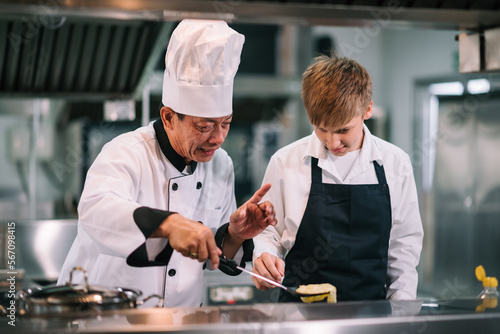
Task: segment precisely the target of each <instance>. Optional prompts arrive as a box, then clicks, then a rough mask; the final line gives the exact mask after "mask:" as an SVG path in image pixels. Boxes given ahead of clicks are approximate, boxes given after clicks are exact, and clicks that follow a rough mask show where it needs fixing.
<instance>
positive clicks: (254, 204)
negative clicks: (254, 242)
mask: <svg viewBox="0 0 500 334" xmlns="http://www.w3.org/2000/svg"><path fill="white" fill-rule="evenodd" d="M269 189H271V184H269V183H267V184H265V185H263V186H262V187H261V188H260V189H259V190H257V191H256V192H255V194H254V195H253V196H252V198H250V199H249V200H248V201H247V202H246V203H245V204H243V205H242V206H240V207H239V208H238V210H236V211H235V212H233V214H232V215H231V218H230V219H229V232H230V234H231V237H232V238H235V239H239V240H241V241H243V240H246V239H251V238H253V237H255V236H257V235H258V234H259V233H260V232H262V231H263V230H264V229H265V228H266V227H268V226H269V225H272V226H274V225H276V223H277V220H276V212H275V211H274V206H273V205H272V204H271V202H269V201H266V202H263V203H259V201H260V200H262V197H264V195H265V194H266V193H267V192H268V191H269Z"/></svg>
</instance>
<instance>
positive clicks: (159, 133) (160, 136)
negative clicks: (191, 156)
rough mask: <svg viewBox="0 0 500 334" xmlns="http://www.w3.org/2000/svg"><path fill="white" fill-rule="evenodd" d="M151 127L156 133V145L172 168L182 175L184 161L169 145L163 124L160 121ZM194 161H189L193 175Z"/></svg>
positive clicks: (184, 165)
mask: <svg viewBox="0 0 500 334" xmlns="http://www.w3.org/2000/svg"><path fill="white" fill-rule="evenodd" d="M153 127H154V129H155V132H156V139H157V140H158V144H159V145H160V149H161V151H162V152H163V154H164V155H165V157H166V158H167V159H168V161H170V162H171V163H172V165H174V167H175V168H176V169H177V170H178V171H179V172H181V173H182V171H183V170H184V168H186V160H184V158H183V157H181V156H180V155H179V153H177V152H176V151H175V150H174V148H173V147H172V144H170V140H168V136H167V133H166V132H165V128H164V127H163V122H162V121H161V119H159V120H157V121H155V122H154V123H153ZM196 165H197V162H196V161H191V172H192V173H194V171H195V170H196Z"/></svg>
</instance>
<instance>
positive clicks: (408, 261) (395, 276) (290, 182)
mask: <svg viewBox="0 0 500 334" xmlns="http://www.w3.org/2000/svg"><path fill="white" fill-rule="evenodd" d="M363 129H364V133H365V136H364V139H363V145H362V148H361V150H360V153H359V156H358V157H357V160H356V161H355V162H354V165H353V167H352V168H351V170H350V171H349V173H348V174H347V177H346V178H345V180H342V178H341V176H340V175H339V173H338V172H337V170H336V168H335V164H334V162H333V155H332V154H331V152H329V151H328V150H327V149H326V148H325V147H324V146H323V144H322V143H321V142H320V140H319V139H318V137H317V136H316V134H315V133H314V132H313V133H312V134H311V135H310V136H307V137H304V138H302V139H299V140H298V141H296V142H294V143H292V144H290V145H288V146H285V147H283V148H282V149H280V150H278V151H277V152H276V153H275V154H274V155H273V156H272V157H271V160H270V162H269V165H268V167H267V170H266V174H265V176H264V180H263V183H271V184H272V187H271V189H270V190H269V192H268V193H267V194H266V196H265V198H264V199H263V200H268V201H270V202H271V203H273V205H274V208H275V210H276V219H277V220H278V223H277V225H276V226H274V227H273V226H269V227H268V228H267V229H266V230H265V231H264V232H262V233H261V234H260V235H259V236H257V237H256V238H254V245H255V248H254V254H253V257H254V260H255V259H256V258H257V257H259V256H260V255H261V254H262V253H263V252H268V253H271V254H273V255H275V256H277V257H279V258H281V259H284V257H285V256H286V255H287V254H288V251H290V249H291V248H292V247H293V245H294V243H295V236H296V234H297V230H298V228H299V225H300V223H301V221H302V217H303V215H304V212H305V209H306V205H307V200H308V197H309V191H310V188H311V157H315V158H318V166H319V167H320V168H321V169H322V175H323V183H333V184H376V183H378V180H377V176H376V174H375V169H374V167H373V161H374V160H375V161H377V162H378V163H379V164H382V166H383V167H384V171H385V175H386V179H387V183H388V185H389V191H390V198H391V212H392V227H391V233H390V240H389V254H388V264H387V276H388V278H387V285H388V290H387V295H386V297H387V298H391V299H415V298H416V290H417V284H418V274H417V270H416V266H417V264H418V261H419V259H420V252H421V249H422V238H423V229H422V221H421V219H420V212H419V208H418V199H417V190H416V186H415V179H414V176H413V170H412V166H411V162H410V158H409V156H408V155H407V154H406V153H405V152H403V151H402V150H401V149H400V148H398V147H396V146H395V145H393V144H390V143H388V142H386V141H384V140H382V139H380V138H378V137H375V136H373V135H372V134H371V133H370V131H369V130H368V128H367V127H366V125H364V126H363ZM368 200H369V199H368Z"/></svg>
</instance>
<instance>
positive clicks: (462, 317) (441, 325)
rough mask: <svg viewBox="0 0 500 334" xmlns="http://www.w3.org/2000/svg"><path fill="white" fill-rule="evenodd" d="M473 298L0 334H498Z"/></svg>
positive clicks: (179, 316) (255, 310) (168, 317)
mask: <svg viewBox="0 0 500 334" xmlns="http://www.w3.org/2000/svg"><path fill="white" fill-rule="evenodd" d="M480 305H481V301H480V300H477V299H455V300H448V301H435V300H419V301H399V302H390V301H374V302H344V303H338V304H325V303H316V304H254V305H248V306H247V305H238V306H214V307H199V308H164V309H156V308H148V309H135V310H134V309H132V310H125V311H107V312H103V313H100V314H86V315H85V316H83V315H80V316H78V315H77V316H71V315H65V316H61V317H57V318H28V317H24V318H23V317H17V318H16V326H15V327H12V326H9V325H8V324H7V320H8V319H0V332H1V333H10V332H13V333H36V332H50V333H67V332H71V333H117V332H121V333H123V332H129V333H172V332H180V333H269V334H271V333H349V334H354V333H370V334H376V333H384V334H387V333H398V334H399V333H425V334H431V333H498V331H499V329H500V308H499V307H498V306H496V305H495V306H494V307H493V308H481V307H479V309H478V306H480Z"/></svg>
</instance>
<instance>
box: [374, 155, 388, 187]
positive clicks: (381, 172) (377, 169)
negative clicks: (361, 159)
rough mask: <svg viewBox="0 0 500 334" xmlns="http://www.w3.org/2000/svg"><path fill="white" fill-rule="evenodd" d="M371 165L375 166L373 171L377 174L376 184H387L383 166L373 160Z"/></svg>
mask: <svg viewBox="0 0 500 334" xmlns="http://www.w3.org/2000/svg"><path fill="white" fill-rule="evenodd" d="M373 166H374V167H375V173H376V174H377V180H378V184H381V185H384V184H387V180H386V179H385V172H384V167H382V166H381V165H380V164H379V163H378V162H377V161H375V160H373Z"/></svg>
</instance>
